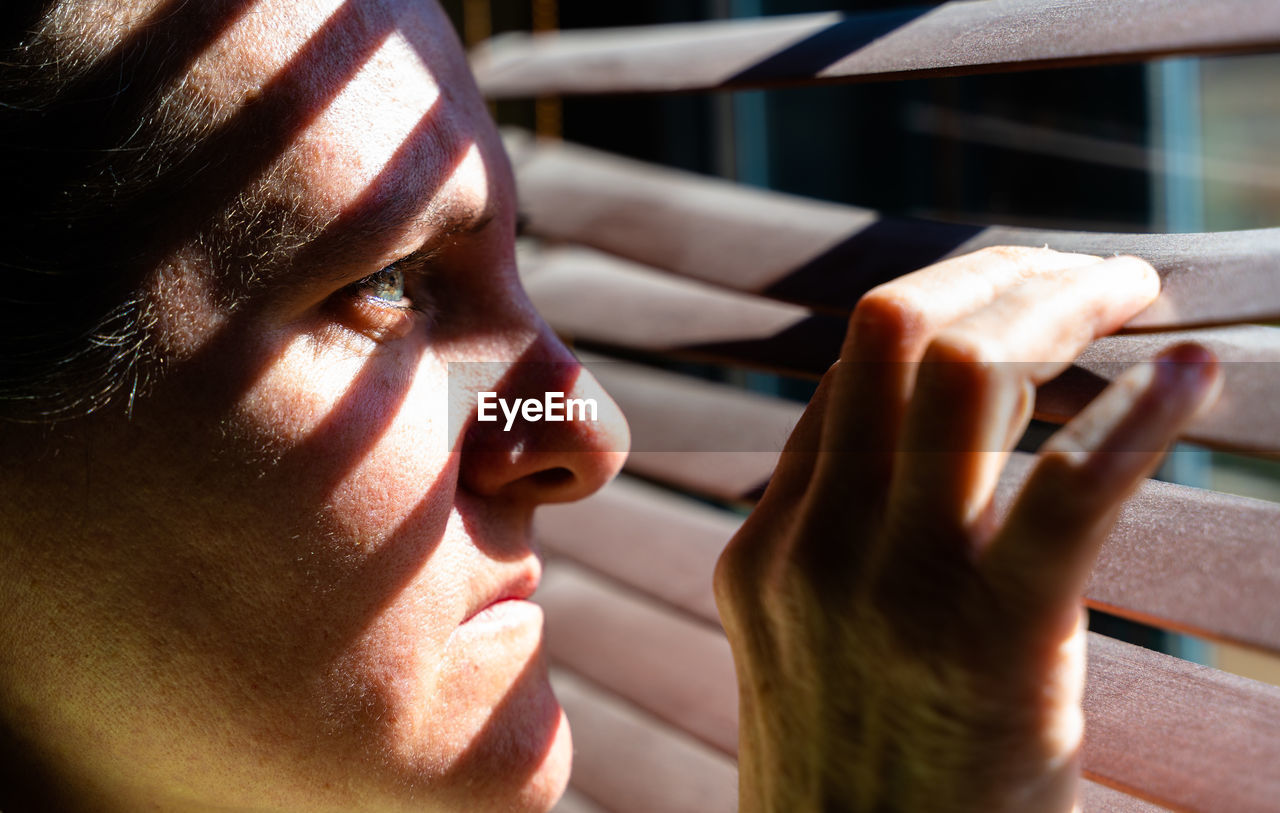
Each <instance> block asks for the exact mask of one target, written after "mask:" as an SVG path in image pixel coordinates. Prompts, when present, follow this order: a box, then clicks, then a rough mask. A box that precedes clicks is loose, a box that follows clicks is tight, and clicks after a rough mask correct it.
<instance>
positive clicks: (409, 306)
mask: <svg viewBox="0 0 1280 813" xmlns="http://www.w3.org/2000/svg"><path fill="white" fill-rule="evenodd" d="M422 260H423V258H413V257H411V258H408V259H405V260H398V261H396V262H393V263H391V264H390V265H388V266H386V267H385V268H382V269H379V270H378V271H376V272H374V273H373V274H370V275H369V276H367V277H365V278H364V279H361V280H358V281H356V282H354V283H351V284H350V285H348V286H347V287H346V288H344V289H343V290H342V296H341V298H340V300H338V301H339V302H341V303H345V304H344V305H342V307H341V309H340V311H339V313H340V314H343V321H346V322H347V324H348V325H349V326H351V327H352V328H354V329H355V330H356V331H357V332H360V333H364V334H365V335H368V336H369V337H370V338H374V339H377V340H391V339H397V338H400V337H402V336H405V335H408V334H409V333H410V332H411V331H412V330H413V328H414V327H415V326H416V325H418V324H421V323H422V321H423V319H422V317H425V321H426V322H427V323H428V324H429V323H430V322H431V321H432V320H433V319H434V311H433V309H432V307H431V301H430V298H429V297H428V296H427V292H426V290H425V288H426V286H425V285H423V284H422V280H423V278H424V277H425V276H426V272H427V268H425V267H424V266H425V263H424V262H423V261H422ZM389 272H396V273H397V274H399V275H400V276H401V278H402V284H401V286H399V290H400V294H401V297H402V298H403V299H406V300H408V301H407V303H405V304H401V303H397V302H392V301H389V300H387V299H383V298H382V297H380V296H377V295H375V293H374V292H375V291H377V290H379V289H381V288H383V287H384V285H385V281H384V280H379V279H378V278H379V277H380V276H382V275H384V274H387V273H389Z"/></svg>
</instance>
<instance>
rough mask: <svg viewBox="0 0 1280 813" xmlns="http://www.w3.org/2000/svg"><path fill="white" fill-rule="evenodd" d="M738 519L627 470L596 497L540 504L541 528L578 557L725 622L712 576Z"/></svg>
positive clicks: (559, 551) (547, 543) (545, 540)
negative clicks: (656, 484)
mask: <svg viewBox="0 0 1280 813" xmlns="http://www.w3.org/2000/svg"><path fill="white" fill-rule="evenodd" d="M738 524H739V523H738V520H737V519H736V518H735V517H734V516H733V515H731V514H729V513H728V512H726V511H720V510H716V509H714V508H710V507H708V506H706V505H702V504H700V503H697V502H695V501H693V500H690V499H688V498H686V497H682V496H677V495H674V494H671V493H670V492H667V491H664V490H662V489H660V488H656V487H654V486H650V485H646V484H644V483H641V482H639V481H637V480H636V479H635V478H633V477H628V476H626V475H623V476H622V477H619V478H617V479H616V480H614V481H613V482H611V483H610V484H609V485H607V486H605V487H604V488H603V489H601V490H600V491H599V492H598V493H596V494H593V495H592V496H591V497H590V499H588V500H586V501H582V502H577V503H567V504H563V505H547V506H543V507H541V508H540V509H539V510H538V512H537V514H535V516H534V533H535V535H536V537H537V539H538V541H539V543H540V544H541V545H542V547H543V549H544V550H546V551H547V552H548V553H552V554H555V555H558V556H563V557H568V558H571V559H572V560H573V561H575V562H579V563H581V564H583V565H586V566H587V567H589V568H591V569H593V570H596V571H598V572H601V573H605V574H607V575H609V576H611V577H613V578H615V579H618V580H619V581H622V582H625V583H627V584H629V585H631V586H633V587H636V588H637V589H640V590H642V591H643V592H645V593H647V594H649V595H652V596H654V597H655V598H658V599H660V600H662V601H663V602H665V603H667V604H670V605H672V606H674V607H679V608H680V609H682V610H684V611H685V612H688V613H691V614H693V615H696V616H699V617H701V618H702V619H704V620H705V621H706V622H707V623H709V624H719V623H720V622H719V617H718V615H717V613H716V606H715V599H714V598H713V596H712V593H711V577H712V572H713V571H714V569H715V563H716V559H717V557H719V555H720V550H721V549H722V548H723V547H724V544H725V542H727V541H729V537H731V536H733V534H734V532H735V531H736V530H737V529H738Z"/></svg>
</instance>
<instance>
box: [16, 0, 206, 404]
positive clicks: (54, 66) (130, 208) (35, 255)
mask: <svg viewBox="0 0 1280 813" xmlns="http://www.w3.org/2000/svg"><path fill="white" fill-rule="evenodd" d="M225 5H226V4H225V3H218V2H211V0H201V2H197V3H195V4H191V7H190V8H191V10H192V12H193V13H188V10H187V7H188V3H187V2H186V0H167V1H162V2H158V3H155V4H154V8H150V7H147V4H145V3H133V4H131V3H129V2H128V0H121V3H120V9H122V10H129V9H132V8H134V7H138V9H139V11H138V13H139V14H141V13H146V14H147V17H146V19H144V20H142V21H141V23H140V24H136V25H132V26H126V25H119V26H117V29H118V30H113V31H103V30H102V28H103V21H102V20H101V19H99V18H96V17H95V18H93V19H88V15H87V14H86V13H85V12H84V10H83V7H84V6H85V4H84V3H83V2H81V0H40V1H39V2H34V1H30V0H27V1H24V0H6V6H7V7H6V8H5V10H4V16H3V18H0V25H3V26H4V28H2V29H0V48H2V49H3V50H2V51H0V178H3V180H4V188H5V189H7V190H9V191H10V194H11V195H13V196H14V197H13V199H11V206H10V207H9V209H10V214H9V215H8V216H7V217H4V218H0V280H2V283H0V285H2V286H3V287H2V290H0V420H8V421H52V420H57V419H61V418H66V417H74V416H77V415H82V414H86V413H88V412H91V411H93V410H95V409H99V408H101V407H103V406H104V405H105V404H107V403H108V402H109V401H111V400H113V398H115V397H116V396H124V398H125V399H126V400H127V404H132V400H133V397H134V396H135V395H136V394H137V393H138V392H139V391H140V390H141V389H143V388H144V387H145V384H146V380H147V377H148V375H149V372H150V371H151V367H152V366H151V365H150V364H149V363H148V358H147V347H148V343H147V341H146V339H147V335H148V330H149V328H150V326H151V325H152V323H153V321H154V316H153V315H152V313H151V307H150V306H149V305H148V304H147V299H146V298H145V297H144V296H143V294H142V292H141V290H142V284H143V281H144V280H145V279H146V277H147V275H148V274H150V273H151V272H153V271H154V270H155V268H156V266H157V263H158V262H159V261H160V259H162V257H164V256H165V254H166V252H168V251H172V250H173V249H174V248H175V246H173V245H166V244H164V243H163V239H162V237H161V235H162V234H164V233H166V232H167V231H168V230H169V229H168V226H171V225H172V224H171V223H170V224H167V226H166V228H165V229H162V228H161V227H160V224H159V220H160V214H159V213H160V212H162V211H163V210H164V209H165V208H166V207H172V206H174V202H175V200H176V199H177V198H179V197H180V196H181V194H182V190H183V188H184V185H185V184H186V183H187V182H189V181H190V180H191V177H192V176H193V175H194V174H198V173H200V172H208V171H210V170H211V168H210V167H208V166H190V164H191V163H192V162H191V161H184V159H187V158H190V157H191V154H192V152H193V150H194V148H195V145H196V144H197V143H198V141H199V139H198V138H197V137H196V136H197V133H195V132H193V130H196V129H198V126H199V125H198V124H193V121H198V118H199V117H198V116H194V115H192V113H193V111H192V110H191V109H190V101H189V99H187V97H185V96H183V94H182V93H181V92H180V91H181V83H182V80H183V78H184V76H185V74H186V69H187V68H188V67H189V66H190V64H191V61H192V60H193V59H194V55H193V53H192V52H190V51H181V50H178V49H176V48H175V46H174V45H173V43H174V42H181V41H182V38H180V37H176V36H174V34H175V33H176V32H175V29H177V28H179V27H182V28H183V29H190V27H191V26H192V25H193V24H195V25H199V24H200V23H201V21H202V18H207V17H208V15H209V11H208V10H209V8H210V7H217V6H225ZM144 7H146V8H144ZM191 18H195V20H194V23H193V20H192V19H191ZM95 26H96V27H95ZM175 99H183V100H185V101H182V103H178V102H175ZM184 105H185V107H184Z"/></svg>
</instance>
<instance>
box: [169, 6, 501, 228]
mask: <svg viewBox="0 0 1280 813" xmlns="http://www.w3.org/2000/svg"><path fill="white" fill-rule="evenodd" d="M188 87H189V88H190V89H191V90H192V91H194V92H195V93H196V94H198V95H200V96H202V97H204V98H205V99H207V100H209V101H212V102H213V104H212V105H209V107H211V108H212V109H214V110H217V111H219V112H218V113H217V115H219V116H222V117H225V118H227V119H229V120H230V119H234V118H235V117H238V116H239V117H244V116H245V115H246V114H248V115H249V116H254V115H257V116H258V117H259V118H262V119H263V120H264V121H266V122H268V123H267V124H265V125H264V129H272V128H273V129H274V130H275V132H274V133H270V134H264V136H265V137H267V138H268V139H269V140H275V142H276V144H277V150H276V152H277V154H275V155H269V156H265V158H266V159H267V160H266V161H264V164H265V166H264V167H263V171H262V172H261V174H260V178H261V179H265V180H263V181H262V183H259V184H256V185H253V187H252V188H253V190H254V195H256V196H257V197H259V198H262V201H260V202H261V203H263V204H268V205H275V206H277V207H280V206H283V207H284V208H287V209H289V210H290V211H291V212H293V213H294V214H296V215H299V216H301V217H303V218H307V219H311V220H313V221H317V222H323V223H327V222H330V221H334V220H338V221H345V222H349V223H350V224H351V225H352V226H353V227H356V226H358V227H360V230H361V231H363V232H365V233H368V232H373V231H380V232H382V233H384V235H385V234H393V233H394V232H396V231H397V230H399V231H401V232H404V234H403V235H401V237H402V238H403V241H412V240H414V239H415V234H414V232H416V231H420V230H421V229H423V228H428V227H430V226H431V225H432V224H447V223H450V222H456V221H458V220H469V219H480V218H482V217H484V216H486V215H488V214H490V212H489V210H490V209H491V208H492V205H493V198H494V197H495V195H494V194H493V189H492V187H493V185H494V183H495V181H494V179H492V178H490V177H489V175H488V172H487V171H486V167H487V165H488V164H492V163H493V161H491V160H485V159H486V158H492V157H493V155H494V154H495V151H496V150H498V149H499V148H498V147H497V143H496V137H495V135H494V133H493V129H492V125H491V124H490V123H489V119H488V114H487V111H486V110H485V108H484V105H483V103H482V102H481V101H480V98H479V94H478V93H477V92H476V91H475V87H474V84H473V80H472V79H471V76H470V73H469V71H468V69H467V66H466V62H465V59H464V57H463V55H462V53H461V49H460V48H459V46H458V45H457V42H456V40H455V38H454V36H453V33H452V30H451V28H450V26H449V22H448V20H447V18H446V17H445V16H444V14H443V12H442V11H441V10H440V9H439V7H438V6H437V5H436V4H435V3H430V2H422V1H421V0H306V2H285V1H284V0H258V2H253V3H251V4H249V7H248V10H247V11H246V12H245V13H242V14H240V15H239V16H238V17H237V19H236V20H235V21H234V22H232V23H231V24H230V25H228V26H227V27H226V29H225V30H224V31H223V32H222V33H221V34H220V35H219V36H218V37H217V39H216V40H215V41H214V42H213V44H212V45H211V46H210V47H209V48H208V49H206V51H205V52H204V53H203V54H201V56H200V57H199V58H198V60H197V61H196V62H195V63H194V65H193V67H192V70H191V73H190V80H189V83H188ZM384 242H388V241H384ZM389 242H395V239H394V235H393V239H392V240H390V241H389Z"/></svg>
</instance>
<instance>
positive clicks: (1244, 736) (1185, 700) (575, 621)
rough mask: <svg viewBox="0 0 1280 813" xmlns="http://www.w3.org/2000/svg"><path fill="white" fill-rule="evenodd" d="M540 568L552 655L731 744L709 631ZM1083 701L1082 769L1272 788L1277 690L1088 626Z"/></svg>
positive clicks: (728, 689) (1236, 792) (1181, 802)
mask: <svg viewBox="0 0 1280 813" xmlns="http://www.w3.org/2000/svg"><path fill="white" fill-rule="evenodd" d="M548 576H550V577H552V583H551V585H550V589H549V590H548V591H547V593H548V595H547V596H545V597H543V596H541V595H540V598H539V600H540V601H542V602H543V604H544V606H545V607H546V610H547V638H548V643H549V651H550V652H551V656H552V658H553V659H554V660H555V661H557V662H559V663H561V664H564V665H565V666H566V667H567V668H569V669H571V670H573V671H575V672H580V673H581V674H584V675H587V676H588V677H589V678H590V680H591V681H592V682H593V683H596V684H599V685H601V686H606V687H608V688H609V690H610V691H612V692H615V693H617V694H618V695H619V696H620V697H622V698H624V699H626V700H627V701H628V702H630V703H632V704H634V705H636V706H638V707H639V708H640V709H643V710H644V711H646V712H648V713H650V714H653V715H655V716H657V717H659V718H660V719H663V720H665V721H667V722H668V723H670V724H671V725H674V726H677V727H679V728H681V729H682V730H684V731H686V732H689V733H692V734H693V735H694V736H696V737H698V738H699V739H701V740H703V741H710V742H712V743H714V744H717V747H719V748H720V750H722V751H724V753H725V754H726V755H732V754H733V753H734V752H735V750H736V725H737V724H736V715H729V714H726V713H724V712H723V711H720V712H719V713H716V712H715V711H714V709H717V708H719V707H724V708H728V707H730V706H736V697H735V695H736V692H735V691H734V688H733V687H734V686H735V685H736V684H735V682H734V680H735V678H734V674H733V666H732V656H731V655H730V653H729V650H728V645H727V643H724V642H723V638H722V637H721V636H720V633H719V632H715V631H711V630H710V629H709V628H707V627H704V626H702V625H701V624H698V623H695V622H693V621H691V620H689V619H688V618H687V617H685V616H682V615H678V614H675V613H672V612H670V611H667V610H665V609H663V608H662V607H661V606H660V605H658V604H655V603H652V602H649V601H646V600H644V599H642V598H640V597H638V596H635V595H628V594H626V593H624V592H622V591H619V590H616V589H611V588H610V587H609V586H608V585H607V584H605V583H603V582H600V581H598V580H596V579H595V578H593V577H592V576H591V575H590V574H589V573H586V572H585V571H581V570H579V569H577V568H574V567H572V566H570V565H563V566H559V567H556V568H555V569H548ZM713 640H719V641H720V642H721V643H722V644H723V646H716V645H714V644H713ZM583 669H585V670H589V671H581V670H583ZM704 704H710V705H711V706H712V707H713V708H712V710H708V709H707V708H705V707H704ZM1084 705H1085V715H1086V721H1087V722H1086V725H1087V728H1086V737H1085V744H1084V749H1083V766H1084V771H1085V774H1086V776H1088V777H1090V778H1097V779H1099V780H1101V781H1103V782H1104V783H1105V784H1107V785H1109V786H1112V787H1118V788H1123V789H1129V790H1131V791H1132V792H1133V793H1134V794H1136V795H1140V796H1143V797H1146V798H1149V799H1153V800H1154V801H1157V802H1159V803H1161V804H1164V805H1168V806H1172V807H1175V808H1177V809H1192V810H1206V811H1209V810H1215V811H1216V810H1232V811H1236V810H1239V811H1263V810H1273V809H1274V800H1275V799H1276V798H1280V774H1277V772H1276V771H1275V767H1274V766H1275V765H1277V764H1280V742H1277V738H1276V736H1275V734H1276V732H1277V731H1280V688H1276V687H1272V686H1267V685H1265V684H1261V683H1257V682H1255V681H1250V680H1246V679H1244V678H1239V677H1236V676H1233V675H1227V674H1225V673H1222V672H1218V671H1216V670H1213V669H1209V668H1208V667H1203V666H1198V665H1196V664H1192V663H1188V662H1186V661H1182V660H1180V659H1178V658H1173V657H1170V656H1168V655H1161V654H1160V653H1156V652H1150V651H1148V650H1144V649H1141V648H1140V647H1135V646H1131V645H1129V644H1123V643H1120V642H1118V641H1114V640H1112V639H1108V638H1103V637H1102V636H1098V635H1094V634H1090V636H1089V675H1088V685H1087V688H1086V692H1085V704H1084ZM566 707H567V706H566ZM735 711H736V709H735ZM1222 755H1230V758H1229V759H1227V758H1221V756H1222ZM1206 757H1208V758H1206ZM1138 809H1141V808H1140V807H1139V808H1138Z"/></svg>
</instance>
